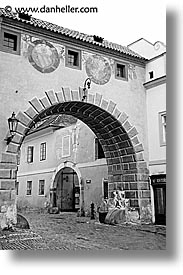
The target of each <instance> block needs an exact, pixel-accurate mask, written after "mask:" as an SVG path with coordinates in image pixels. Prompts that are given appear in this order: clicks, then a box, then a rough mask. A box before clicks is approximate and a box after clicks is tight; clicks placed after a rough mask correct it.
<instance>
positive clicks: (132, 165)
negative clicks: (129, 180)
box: [129, 162, 137, 169]
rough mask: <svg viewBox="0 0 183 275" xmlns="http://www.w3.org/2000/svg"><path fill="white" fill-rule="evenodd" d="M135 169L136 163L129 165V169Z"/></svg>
mask: <svg viewBox="0 0 183 275" xmlns="http://www.w3.org/2000/svg"><path fill="white" fill-rule="evenodd" d="M136 168H137V163H136V162H132V163H129V169H136Z"/></svg>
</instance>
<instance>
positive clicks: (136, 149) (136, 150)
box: [134, 143, 144, 153]
mask: <svg viewBox="0 0 183 275" xmlns="http://www.w3.org/2000/svg"><path fill="white" fill-rule="evenodd" d="M134 149H135V152H136V153H138V152H141V151H144V148H143V145H142V143H140V144H138V145H136V146H135V147H134Z"/></svg>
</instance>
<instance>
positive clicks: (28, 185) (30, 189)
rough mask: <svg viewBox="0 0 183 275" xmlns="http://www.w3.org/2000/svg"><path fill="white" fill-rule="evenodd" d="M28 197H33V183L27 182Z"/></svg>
mask: <svg viewBox="0 0 183 275" xmlns="http://www.w3.org/2000/svg"><path fill="white" fill-rule="evenodd" d="M26 194H27V195H28V196H30V195H32V181H27V192H26Z"/></svg>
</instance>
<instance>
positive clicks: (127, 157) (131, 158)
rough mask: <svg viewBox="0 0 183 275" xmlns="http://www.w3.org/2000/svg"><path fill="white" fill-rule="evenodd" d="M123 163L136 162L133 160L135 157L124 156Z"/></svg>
mask: <svg viewBox="0 0 183 275" xmlns="http://www.w3.org/2000/svg"><path fill="white" fill-rule="evenodd" d="M122 161H123V162H128V163H129V162H133V161H134V159H133V156H132V155H130V156H123V157H122Z"/></svg>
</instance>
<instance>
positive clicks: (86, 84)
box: [82, 77, 91, 101]
mask: <svg viewBox="0 0 183 275" xmlns="http://www.w3.org/2000/svg"><path fill="white" fill-rule="evenodd" d="M90 87H91V79H90V78H89V77H88V78H87V79H86V80H85V82H84V88H83V98H82V101H85V99H86V98H87V95H88V90H89V89H90Z"/></svg>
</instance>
